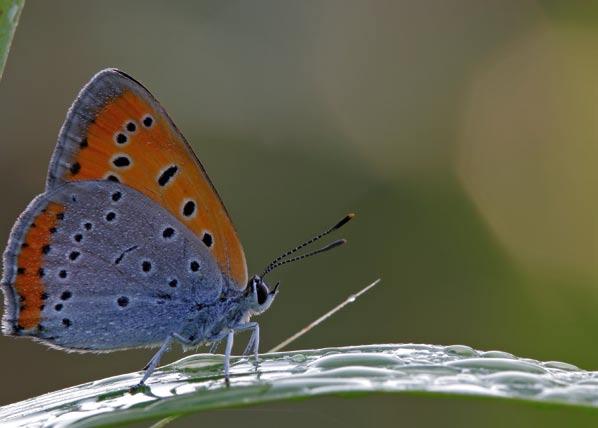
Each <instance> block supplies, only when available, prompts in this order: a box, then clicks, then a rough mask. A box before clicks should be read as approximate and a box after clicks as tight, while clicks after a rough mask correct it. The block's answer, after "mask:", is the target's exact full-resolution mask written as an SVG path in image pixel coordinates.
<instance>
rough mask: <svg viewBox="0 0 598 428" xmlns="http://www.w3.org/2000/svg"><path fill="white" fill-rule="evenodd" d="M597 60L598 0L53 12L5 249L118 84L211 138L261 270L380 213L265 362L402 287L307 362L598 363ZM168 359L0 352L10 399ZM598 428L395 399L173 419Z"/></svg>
mask: <svg viewBox="0 0 598 428" xmlns="http://www.w3.org/2000/svg"><path fill="white" fill-rule="evenodd" d="M594 5H597V6H594ZM596 46H598V4H597V3H595V2H581V1H580V2H559V1H531V0H530V1H525V0H512V1H504V0H500V1H499V0H496V1H485V2H479V1H475V0H452V1H441V0H438V1H423V2H416V1H411V2H408V1H391V0H388V1H343V0H338V1H302V2H292V1H287V2H280V1H275V0H272V1H253V2H248V1H224V2H223V1H218V0H214V1H178V2H174V1H173V2H166V1H163V2H147V1H143V2H142V1H136V2H134V1H128V2H122V1H102V2H79V1H52V2H42V1H37V2H35V1H29V2H28V3H27V4H26V6H25V9H24V11H23V14H22V15H21V21H20V26H19V28H18V30H17V33H16V37H15V40H14V44H13V48H12V52H11V54H10V56H9V59H8V66H7V68H6V70H5V74H4V78H3V80H2V82H0V123H1V127H2V135H3V136H2V141H1V142H0V170H1V171H2V176H3V184H4V185H3V186H1V187H0V197H1V198H2V215H1V216H0V240H2V241H6V239H8V234H9V231H10V228H11V226H12V224H13V222H14V220H15V219H16V217H17V216H18V214H19V213H20V212H21V211H22V210H23V209H24V208H25V206H26V204H27V203H28V202H29V201H30V199H31V198H32V197H33V196H35V195H36V194H38V193H41V192H42V191H43V186H44V178H45V174H46V168H47V163H48V160H49V157H50V154H51V152H52V150H53V147H54V144H55V141H56V136H57V134H58V130H59V128H60V126H61V124H62V121H63V119H64V116H65V114H66V111H67V109H68V107H69V106H70V104H71V102H72V101H73V99H74V97H75V96H76V94H77V92H78V91H79V89H80V87H81V86H82V85H83V84H84V83H85V82H86V81H87V80H88V79H89V78H90V77H91V76H92V75H93V74H94V73H95V72H97V71H98V70H100V69H102V68H105V67H118V68H121V69H123V70H124V71H126V72H127V73H129V74H131V75H132V76H134V77H135V78H136V79H138V80H140V81H141V82H143V83H144V84H145V85H146V86H147V87H148V88H149V89H150V90H151V91H152V92H153V93H154V95H155V96H156V97H157V98H158V99H159V100H160V101H161V103H162V104H163V105H164V106H165V108H166V109H167V110H168V111H169V113H170V115H171V116H172V118H173V119H174V121H175V122H176V123H177V125H178V126H179V128H180V129H181V130H182V131H183V133H184V134H185V135H186V136H187V138H188V139H189V140H190V142H191V144H192V145H193V147H194V148H195V150H196V153H197V154H198V156H199V157H200V158H201V159H202V161H203V163H204V165H205V166H206V169H207V170H208V172H209V173H210V176H211V178H212V180H213V181H214V183H215V184H216V186H217V188H218V190H219V192H220V193H221V195H222V197H223V199H224V201H225V203H226V205H227V207H228V209H229V211H230V212H231V215H232V217H233V218H234V220H235V223H236V226H237V229H238V231H239V234H240V236H241V238H242V240H243V242H244V246H245V250H246V252H247V257H248V263H249V270H250V271H251V272H256V271H259V270H260V269H261V268H262V267H263V266H264V264H265V263H267V262H268V261H269V260H270V259H271V258H272V257H274V256H276V255H278V253H279V252H280V251H281V250H284V249H287V247H289V246H292V245H293V244H295V243H296V242H297V241H299V240H301V239H303V238H306V237H309V236H310V235H311V234H312V233H314V232H316V231H319V230H320V229H322V228H323V227H325V226H327V225H328V224H329V223H332V222H334V221H335V220H337V218H340V216H342V215H343V214H345V213H346V212H349V211H355V212H357V214H358V217H357V218H356V219H355V221H354V222H353V223H352V224H350V225H349V226H348V227H347V228H346V229H344V230H343V235H344V236H346V237H347V238H348V239H349V245H348V246H347V247H345V248H343V249H341V250H337V251H335V252H333V253H330V254H327V255H326V256H321V257H319V258H314V259H312V260H310V261H307V262H304V263H301V264H296V265H292V266H289V267H287V268H285V269H280V270H279V271H277V273H276V274H274V276H273V277H272V278H271V279H270V281H273V280H274V279H276V280H280V281H281V283H282V288H281V291H282V292H281V294H280V295H279V297H278V299H277V301H276V304H275V305H273V307H272V308H271V309H270V310H269V311H268V312H267V313H265V314H264V315H263V316H261V317H260V318H259V321H260V322H261V326H262V350H266V349H268V348H270V347H272V346H274V345H275V344H277V343H278V342H280V341H281V340H282V339H284V338H286V337H287V336H288V335H290V334H292V333H294V332H295V331H296V330H298V329H300V328H301V327H303V326H304V325H305V324H306V323H308V322H310V321H311V320H313V319H314V318H316V317H317V316H319V315H320V314H321V313H322V312H324V311H325V310H327V309H328V308H330V307H332V306H333V305H335V304H336V303H338V302H339V301H340V300H342V299H343V298H345V297H346V295H348V294H350V293H352V292H354V291H356V290H358V289H359V288H360V287H362V286H365V285H366V284H367V283H369V282H370V281H371V280H373V279H375V278H377V277H378V276H381V277H382V278H383V283H382V284H381V286H380V287H379V288H377V289H376V290H375V291H373V292H372V293H370V294H368V295H366V296H364V297H363V298H362V299H361V300H360V301H358V303H357V304H355V305H352V306H350V307H349V308H348V309H345V310H344V311H343V312H341V313H339V314H338V315H336V316H335V317H334V318H332V319H331V320H329V321H328V322H327V323H326V324H324V325H322V326H321V327H319V328H318V329H317V330H314V331H312V332H311V333H310V334H309V335H307V336H305V337H303V338H302V339H300V340H299V341H298V342H296V343H294V344H293V345H292V347H293V348H294V349H299V348H311V347H326V346H336V345H353V344H365V343H378V342H421V343H433V344H455V343H462V344H467V345H470V346H472V347H474V348H478V349H483V350H491V349H500V350H504V351H508V352H511V353H514V354H517V355H520V356H526V357H531V358H536V359H541V360H564V361H567V362H569V363H572V364H575V365H578V366H580V367H582V368H587V369H598V347H596V346H594V343H595V340H594V339H595V335H596V333H595V331H596V330H597V328H598V311H597V310H596V306H597V304H598V263H597V262H598V223H597V221H598V192H597V190H596V189H598V120H596V119H597V118H598V55H597V52H598V51H597V49H596ZM245 340H247V337H244V336H240V337H239V338H238V342H237V344H238V348H237V351H241V350H242V348H241V346H243V345H244V343H242V342H245ZM152 353H153V351H151V350H132V351H124V352H116V353H112V354H104V355H92V354H67V353H64V352H59V351H55V350H50V349H47V348H45V347H44V346H42V345H39V344H35V343H33V342H31V341H27V340H16V339H13V338H7V337H0V362H1V363H2V370H1V373H0V376H1V377H0V378H1V384H2V385H3V387H2V388H0V404H7V403H10V402H13V401H16V400H20V399H24V398H27V397H32V396H34V395H37V394H41V393H44V392H48V391H51V390H55V389H58V388H63V387H67V386H71V385H74V384H77V383H81V382H85V381H90V380H95V379H98V378H102V377H106V376H110V375H116V374H119V373H123V372H129V371H134V370H138V369H140V368H141V367H143V365H144V364H145V363H146V361H147V360H148V359H149V358H150V356H151V355H152ZM181 355H182V353H181V352H180V350H179V349H177V350H176V351H174V352H171V353H170V354H168V356H167V361H172V360H174V359H177V358H179V357H180V356H181ZM597 419H598V415H594V414H593V413H591V412H585V411H579V410H571V409H550V408H546V407H530V406H525V405H521V404H509V403H504V402H497V401H485V400H484V401H480V400H474V401H471V400H460V399H444V400H442V399H430V398H417V397H401V396H392V397H382V396H371V397H367V398H363V399H354V400H343V399H340V398H327V399H320V400H313V401H303V402H300V403H282V404H274V405H267V406H260V407H257V408H252V409H244V410H243V409H241V410H228V411H221V412H211V413H205V414H200V415H196V416H193V417H189V418H186V419H182V420H179V421H177V422H176V423H175V424H173V425H174V426H181V427H184V426H198V425H200V424H204V425H206V426H207V424H209V425H210V426H216V425H218V426H220V425H221V424H223V423H224V424H225V426H233V424H234V425H239V424H243V425H245V426H261V425H263V424H264V423H270V422H271V423H281V424H285V426H288V427H295V426H305V425H306V424H308V423H312V424H313V423H316V424H318V425H323V424H333V425H334V424H341V423H342V424H343V425H344V426H346V427H353V426H365V425H371V423H372V422H373V421H375V423H376V424H377V425H381V426H393V425H396V424H397V423H399V422H400V423H401V424H405V426H413V425H416V426H437V425H438V424H440V423H442V424H443V425H444V426H467V425H474V424H484V426H489V427H493V426H505V425H507V424H526V425H530V424H533V425H536V424H537V425H540V424H542V425H543V426H547V427H549V426H562V425H564V424H567V425H568V426H570V424H571V423H572V422H575V423H577V424H578V425H581V424H587V425H588V426H591V425H595V423H596V422H597Z"/></svg>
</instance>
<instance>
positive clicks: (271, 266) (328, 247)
mask: <svg viewBox="0 0 598 428" xmlns="http://www.w3.org/2000/svg"><path fill="white" fill-rule="evenodd" d="M353 217H355V214H353V213H349V214H347V215H346V216H345V217H343V218H342V219H341V221H339V222H338V223H336V224H335V225H334V226H332V227H330V228H328V229H326V230H325V231H324V232H322V233H319V234H317V235H316V236H314V237H313V238H311V239H309V240H307V241H305V242H303V243H301V244H299V245H297V246H296V247H295V248H293V249H291V250H289V251H286V252H285V253H283V254H281V255H280V256H278V257H277V258H275V259H274V260H272V261H271V262H270V263H269V264H268V266H266V268H265V269H264V272H262V274H261V277H262V278H263V277H264V275H266V274H268V273H270V272H272V270H274V269H275V268H277V267H278V266H282V265H284V264H286V263H291V262H295V261H297V260H302V259H305V258H307V257H311V256H314V255H316V254H320V253H323V252H325V251H328V250H331V249H333V248H336V247H338V246H340V245H343V244H345V243H346V242H347V241H346V240H344V239H340V240H338V241H334V242H333V243H331V244H329V245H326V246H325V247H323V248H320V249H319V250H316V251H312V252H311V253H307V254H303V255H301V256H298V257H294V258H292V259H288V260H284V261H282V260H283V259H285V258H287V257H288V256H290V255H291V254H294V253H296V252H297V251H299V250H300V249H302V248H304V247H305V246H307V245H310V244H313V243H314V242H316V241H318V240H320V239H322V238H323V237H324V236H326V235H328V234H329V233H331V232H334V231H335V230H337V229H340V228H341V227H343V226H344V225H345V224H347V223H348V222H349V220H351V219H352V218H353Z"/></svg>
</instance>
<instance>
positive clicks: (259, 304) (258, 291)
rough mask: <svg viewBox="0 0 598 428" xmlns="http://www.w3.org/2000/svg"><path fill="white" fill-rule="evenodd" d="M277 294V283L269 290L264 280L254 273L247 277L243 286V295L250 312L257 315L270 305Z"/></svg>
mask: <svg viewBox="0 0 598 428" xmlns="http://www.w3.org/2000/svg"><path fill="white" fill-rule="evenodd" d="M277 294H278V283H277V284H276V285H275V286H274V288H273V289H272V290H270V289H269V288H268V285H267V284H266V282H265V281H264V280H263V279H262V278H261V277H260V276H259V275H254V276H253V277H251V278H250V279H249V282H248V283H247V287H245V293H244V296H245V299H247V300H246V301H247V303H248V306H249V310H250V311H251V313H252V314H253V315H258V314H261V313H262V312H264V311H265V310H267V309H268V308H269V307H270V305H271V304H272V302H273V301H274V298H275V297H276V295H277Z"/></svg>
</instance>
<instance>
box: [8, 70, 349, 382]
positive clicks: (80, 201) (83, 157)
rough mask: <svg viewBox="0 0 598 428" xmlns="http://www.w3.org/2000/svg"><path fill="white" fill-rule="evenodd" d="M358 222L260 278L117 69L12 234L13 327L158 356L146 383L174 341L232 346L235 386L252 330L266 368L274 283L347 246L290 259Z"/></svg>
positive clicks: (168, 135)
mask: <svg viewBox="0 0 598 428" xmlns="http://www.w3.org/2000/svg"><path fill="white" fill-rule="evenodd" d="M352 217H353V215H352V214H349V215H347V216H346V217H344V218H343V219H342V220H341V221H340V222H338V223H337V224H335V225H334V226H333V227H331V228H328V229H326V230H325V231H324V232H323V233H320V234H318V235H316V236H315V237H314V238H312V239H310V240H308V241H306V242H304V243H302V244H300V245H299V246H297V247H295V248H293V249H292V250H290V251H287V252H285V253H284V254H283V255H281V256H280V257H278V258H276V259H274V260H273V261H272V262H271V263H270V264H268V265H267V267H266V268H265V269H264V271H263V272H262V273H261V275H254V276H252V277H251V278H249V277H248V274H247V265H246V261H245V253H244V251H243V247H242V245H241V242H240V240H239V238H238V236H237V233H236V231H235V228H234V226H233V223H232V221H231V219H230V216H229V214H228V213H227V210H226V208H225V207H224V204H223V203H222V200H221V199H220V197H219V196H218V193H217V191H216V189H215V188H214V186H213V185H212V183H211V181H210V178H209V177H208V175H207V173H206V171H205V169H204V168H203V166H202V164H201V162H200V161H199V160H198V158H197V157H196V156H195V154H194V153H193V150H192V149H191V147H190V146H189V144H188V143H187V142H186V140H185V138H184V137H183V135H182V134H181V132H180V131H179V130H178V129H177V127H176V126H175V125H174V123H173V122H172V120H171V119H170V118H169V116H168V115H167V113H166V111H165V110H164V109H163V108H162V107H161V105H160V104H159V103H158V101H157V100H156V99H155V98H154V97H153V96H152V95H151V94H150V92H149V91H148V90H147V89H146V88H144V87H143V86H142V85H141V84H140V83H139V82H137V81H136V80H134V79H133V78H132V77H130V76H129V75H127V74H125V73H124V72H122V71H119V70H116V69H106V70H103V71H100V72H99V73H98V74H96V75H95V76H94V77H93V78H92V79H91V81H90V82H89V83H88V84H87V85H86V86H85V87H84V88H83V89H82V90H81V92H80V93H79V96H78V97H77V99H76V100H75V102H74V103H73V105H72V107H71V109H70V110H69V112H68V114H67V117H66V120H65V122H64V125H63V127H62V129H61V131H60V134H59V137H58V143H57V145H56V148H55V150H54V153H53V155H52V159H51V161H50V166H49V170H48V175H47V180H46V189H45V192H44V193H43V194H41V195H39V196H37V197H36V198H35V199H33V201H32V202H31V203H30V204H29V206H28V207H27V208H26V210H25V211H24V212H23V213H22V214H21V215H20V217H19V218H18V220H17V221H16V223H15V225H14V226H13V229H12V232H11V234H10V238H9V241H8V244H7V247H6V250H5V253H4V270H3V272H4V274H3V275H4V276H3V278H2V289H3V291H4V294H5V312H4V318H3V323H2V330H3V333H4V334H6V335H13V336H25V337H30V338H33V339H35V340H37V341H40V342H42V343H44V344H46V345H48V346H51V347H53V348H58V349H62V350H67V351H80V352H86V351H89V352H108V351H115V350H121V349H128V348H138V347H159V350H158V351H157V352H156V354H155V355H154V356H153V357H152V359H151V360H150V362H149V363H148V364H147V366H146V367H145V372H144V374H143V377H142V379H141V381H140V383H139V385H142V384H144V382H145V381H146V380H147V379H148V378H149V376H150V375H151V374H152V372H153V371H154V370H155V368H156V367H157V365H158V363H159V361H160V358H161V357H162V355H163V354H164V353H165V352H166V351H167V350H168V349H169V347H170V346H171V344H172V342H173V341H176V342H179V343H181V344H182V345H183V346H186V347H194V346H197V345H201V344H212V345H217V344H218V343H219V342H220V341H221V340H223V339H226V349H225V359H224V374H225V379H226V380H227V383H228V379H229V369H230V355H231V352H232V346H233V337H234V334H235V333H236V332H239V331H242V330H250V331H251V332H252V334H251V337H250V339H249V343H248V345H247V349H246V353H251V352H253V353H254V355H255V360H256V363H257V361H258V348H259V337H260V336H259V324H258V323H257V322H255V321H251V317H252V316H255V315H258V314H261V313H263V312H264V311H265V310H267V309H268V308H269V307H270V305H271V304H272V302H273V301H274V299H275V297H276V295H277V294H278V284H276V286H275V287H273V288H272V289H270V287H268V285H267V284H266V282H265V281H264V277H265V276H266V275H267V274H268V273H269V272H271V271H272V270H273V269H275V268H276V267H278V266H280V265H283V264H285V263H289V262H292V261H295V260H299V259H303V258H305V257H308V256H311V255H313V254H318V253H321V252H323V251H327V250H329V249H331V248H335V247H337V246H339V245H341V244H343V243H344V242H346V241H345V240H338V241H335V242H333V243H331V244H329V245H328V246H326V247H323V248H321V249H319V250H316V251H312V252H311V253H308V254H303V255H301V256H296V257H293V258H288V257H289V256H290V255H291V254H293V253H295V252H296V251H298V250H299V249H301V248H303V247H305V246H306V245H308V244H311V243H313V242H315V241H316V240H318V239H320V238H321V237H323V236H325V235H327V234H328V233H331V232H332V231H334V230H336V229H338V228H340V227H341V226H342V225H344V224H345V223H347V221H349V220H350V219H351V218H352ZM214 349H215V348H214V347H213V348H212V350H214Z"/></svg>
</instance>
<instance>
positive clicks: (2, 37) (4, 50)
mask: <svg viewBox="0 0 598 428" xmlns="http://www.w3.org/2000/svg"><path fill="white" fill-rule="evenodd" d="M23 6H25V0H0V79H1V78H2V74H3V73H4V66H5V65H6V58H8V52H9V51H10V44H11V43H12V38H13V36H14V34H15V30H16V29H17V24H18V23H19V17H20V16H21V11H22V10H23Z"/></svg>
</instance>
